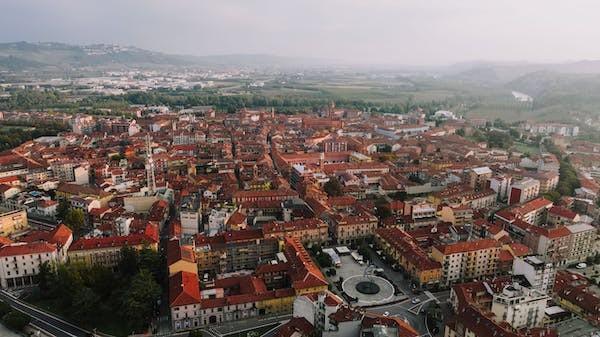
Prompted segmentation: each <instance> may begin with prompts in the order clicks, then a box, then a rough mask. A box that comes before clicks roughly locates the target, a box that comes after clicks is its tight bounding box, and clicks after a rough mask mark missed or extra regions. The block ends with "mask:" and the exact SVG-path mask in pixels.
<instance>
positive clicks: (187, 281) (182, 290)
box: [169, 271, 201, 307]
mask: <svg viewBox="0 0 600 337" xmlns="http://www.w3.org/2000/svg"><path fill="white" fill-rule="evenodd" d="M200 301H201V299H200V282H199V281H198V275H197V274H194V273H188V272H186V271H180V272H178V273H177V274H175V275H173V276H171V277H170V278H169V305H170V306H171V307H177V306H182V305H190V304H200Z"/></svg>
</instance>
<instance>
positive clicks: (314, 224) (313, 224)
mask: <svg viewBox="0 0 600 337" xmlns="http://www.w3.org/2000/svg"><path fill="white" fill-rule="evenodd" d="M317 228H327V224H326V223H325V222H323V220H320V219H314V218H309V219H300V220H294V221H289V222H281V223H277V222H269V223H266V224H264V225H263V227H262V230H263V233H264V234H265V235H267V234H271V233H277V232H287V231H297V230H306V229H317Z"/></svg>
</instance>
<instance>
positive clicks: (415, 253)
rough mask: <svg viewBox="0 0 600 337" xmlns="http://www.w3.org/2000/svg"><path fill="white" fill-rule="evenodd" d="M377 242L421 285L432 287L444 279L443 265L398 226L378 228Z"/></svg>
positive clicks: (387, 254) (376, 231)
mask: <svg viewBox="0 0 600 337" xmlns="http://www.w3.org/2000/svg"><path fill="white" fill-rule="evenodd" d="M375 243H377V247H379V248H380V249H381V250H383V252H384V253H385V255H386V256H389V257H390V258H391V259H393V261H395V263H396V264H398V265H399V266H401V267H402V268H403V269H404V270H405V271H406V272H407V273H408V274H410V276H411V278H412V279H413V280H414V281H415V282H416V283H418V284H419V286H421V287H425V288H432V287H435V286H437V285H439V284H440V281H441V280H442V265H441V264H440V263H439V262H437V261H434V260H432V259H431V258H430V257H429V256H428V255H427V252H425V251H424V250H423V249H422V248H421V247H419V245H418V244H417V242H415V240H414V239H413V238H412V237H411V236H410V235H409V234H407V233H406V232H405V231H403V230H401V229H398V228H378V229H377V230H375Z"/></svg>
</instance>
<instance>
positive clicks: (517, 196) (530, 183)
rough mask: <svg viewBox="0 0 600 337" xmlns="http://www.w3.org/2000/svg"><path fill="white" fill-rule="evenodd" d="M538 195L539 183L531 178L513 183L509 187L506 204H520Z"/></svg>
mask: <svg viewBox="0 0 600 337" xmlns="http://www.w3.org/2000/svg"><path fill="white" fill-rule="evenodd" d="M539 194H540V182H539V181H538V180H535V179H531V178H524V179H522V180H520V181H515V182H513V183H512V184H511V185H510V188H509V193H508V204H509V205H514V204H522V203H524V202H527V201H529V200H532V199H534V198H536V197H537V196H538V195H539Z"/></svg>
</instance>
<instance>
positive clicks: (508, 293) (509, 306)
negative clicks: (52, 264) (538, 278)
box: [492, 283, 550, 329]
mask: <svg viewBox="0 0 600 337" xmlns="http://www.w3.org/2000/svg"><path fill="white" fill-rule="evenodd" d="M549 299H550V297H549V296H548V295H546V294H544V293H543V292H541V291H539V290H537V289H529V288H527V287H524V286H522V285H520V284H518V283H514V284H512V285H507V286H506V287H504V289H503V290H502V292H501V293H498V294H494V298H493V300H492V313H494V315H495V316H496V317H497V318H498V319H499V320H502V321H506V322H508V324H510V325H511V326H512V327H513V328H515V329H521V328H534V327H540V326H541V325H542V323H543V320H544V310H545V309H546V305H547V302H548V300H549Z"/></svg>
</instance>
